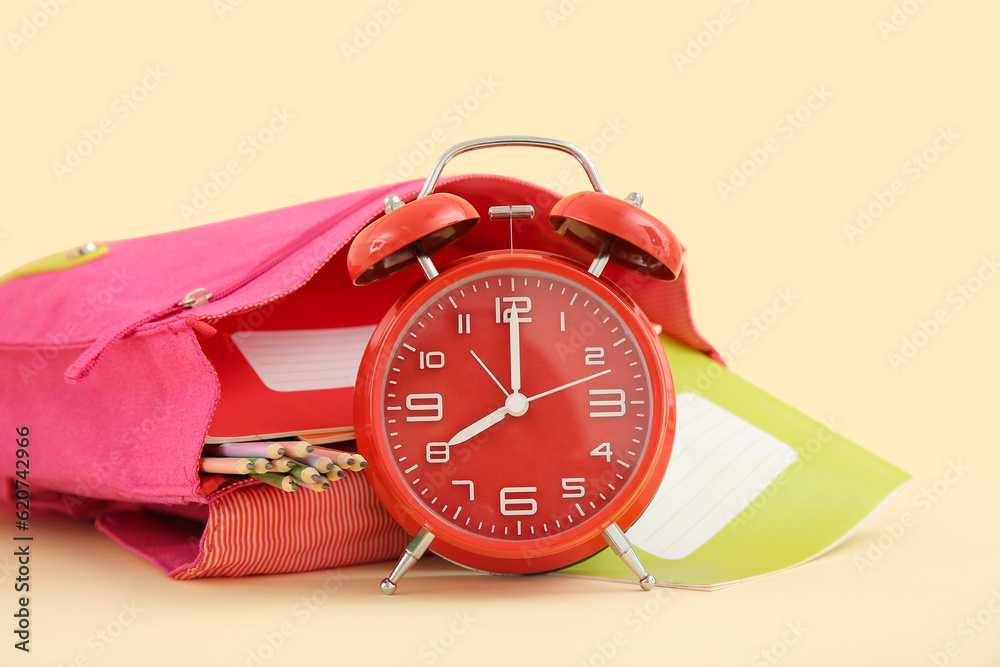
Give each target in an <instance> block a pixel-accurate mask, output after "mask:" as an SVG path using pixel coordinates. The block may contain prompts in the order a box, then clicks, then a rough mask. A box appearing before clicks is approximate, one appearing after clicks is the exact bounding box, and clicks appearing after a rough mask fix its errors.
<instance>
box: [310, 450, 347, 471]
mask: <svg viewBox="0 0 1000 667" xmlns="http://www.w3.org/2000/svg"><path fill="white" fill-rule="evenodd" d="M313 454H318V455H320V456H325V457H327V458H328V459H332V460H333V461H334V462H335V463H336V464H337V465H338V466H340V467H341V468H350V467H351V466H352V465H354V464H355V463H356V462H357V461H356V460H355V458H354V456H355V455H354V454H351V453H350V452H345V451H343V450H340V449H330V448H329V447H314V448H313Z"/></svg>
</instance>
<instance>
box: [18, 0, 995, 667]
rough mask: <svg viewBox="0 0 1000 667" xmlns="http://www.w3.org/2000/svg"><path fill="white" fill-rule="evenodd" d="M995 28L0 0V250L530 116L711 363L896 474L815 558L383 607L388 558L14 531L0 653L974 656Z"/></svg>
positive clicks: (884, 3)
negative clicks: (370, 562) (20, 583)
mask: <svg viewBox="0 0 1000 667" xmlns="http://www.w3.org/2000/svg"><path fill="white" fill-rule="evenodd" d="M998 20H1000V6H998V5H997V4H996V3H993V2H987V1H986V0H978V1H976V0H972V1H966V2H950V3H949V2H943V1H942V0H931V1H927V0H895V1H894V0H876V1H874V2H859V1H856V0H855V1H850V2H839V3H810V2H795V1H794V0H769V1H767V2H758V1H757V0H731V1H730V0H715V1H712V2H707V1H706V2H699V3H637V2H606V1H602V0H589V1H584V0H550V1H549V2H538V3H532V2H526V1H512V2H505V3H493V4H491V5H487V4H486V3H475V2H459V1H457V0H448V1H441V2H430V1H429V0H425V1H409V0H364V1H362V2H355V3H306V2H283V3H267V2H263V1H261V0H246V1H241V0H197V1H191V2H184V3H156V4H155V6H154V4H151V3H128V2H111V1H109V0H90V1H89V2H66V1H65V0H8V1H7V2H5V3H4V6H3V10H2V11H0V28H3V31H4V33H5V38H4V45H3V47H2V50H3V54H2V55H0V67H2V70H3V90H4V105H3V107H4V115H5V118H4V120H5V123H4V130H5V131H4V139H3V160H2V166H0V169H2V179H0V180H2V183H3V189H2V192H3V197H2V200H0V206H2V210H0V272H4V271H6V270H8V269H11V268H13V267H16V266H19V265H21V264H23V263H25V262H27V261H29V260H31V259H33V258H35V257H38V256H41V255H45V254H48V253H52V252H55V251H57V250H61V249H64V248H68V247H70V246H74V245H79V244H81V243H84V242H87V241H90V240H102V239H115V238H121V237H127V236H136V235H143V234H151V233H155V232H160V231H165V230H172V229H178V228H181V227H185V226H191V225H196V224H202V223H206V222H210V221H214V220H222V219H227V218H231V217H235V216H238V215H242V214H247V213H252V212H257V211H262V210H267V209H271V208H277V207H281V206H286V205H291V204H294V203H298V202H303V201H308V200H312V199H317V198H321V197H326V196H330V195H333V194H337V193H342V192H348V191H351V190H355V189H360V188H364V187H369V186H374V185H379V184H381V183H384V182H386V181H388V180H393V179H395V178H402V177H416V176H422V175H424V174H425V173H426V170H427V168H428V165H429V163H430V162H432V161H433V159H434V158H435V157H436V156H437V155H438V154H440V153H441V152H442V151H443V150H444V149H445V148H446V147H448V146H450V145H452V144H454V143H457V142H459V141H462V140H465V139H469V138H475V137H480V136H487V135H495V134H514V133H525V134H536V135H542V136H552V137H557V138H561V139H565V140H568V141H571V142H574V143H576V144H578V145H580V146H582V147H583V148H584V149H585V150H588V151H589V152H590V153H591V155H592V157H593V158H594V160H595V161H596V163H597V165H598V167H599V168H600V170H601V173H602V175H603V177H604V179H605V181H606V183H607V184H608V186H609V188H610V190H611V191H612V193H613V194H616V195H618V196H624V195H625V194H626V193H628V192H629V191H630V190H638V191H639V192H642V193H643V194H644V195H645V196H646V208H647V210H649V211H651V212H653V213H654V214H656V215H658V216H659V217H661V218H662V219H663V220H665V221H666V222H667V223H668V224H669V225H670V226H671V227H672V228H673V229H674V230H675V232H676V233H677V235H678V236H679V237H680V238H681V239H682V240H683V242H684V243H685V244H686V245H687V247H688V248H689V251H690V252H689V255H688V261H689V268H690V271H691V280H692V283H691V284H692V290H693V303H694V309H695V316H696V318H697V321H698V323H699V326H700V328H701V330H702V331H703V332H704V333H705V334H706V335H707V336H708V338H709V339H710V340H712V341H713V342H714V343H715V344H716V345H717V346H719V347H720V348H728V347H729V346H730V345H733V344H735V343H742V352H741V354H739V355H738V356H735V357H734V358H732V360H731V362H732V367H733V368H734V369H735V370H736V371H737V372H739V373H740V374H742V375H744V376H745V377H747V378H749V379H750V380H752V381H753V382H755V383H757V384H759V385H760V386H762V387H763V388H765V389H767V390H768V391H770V392H772V393H774V394H776V395H777V396H779V397H781V398H783V399H785V400H787V401H788V402H790V403H792V404H793V405H795V406H797V407H799V408H801V409H802V410H804V411H806V412H807V413H809V414H811V415H813V416H815V417H818V418H824V419H827V420H831V421H832V422H834V423H835V424H836V425H837V426H838V427H839V429H840V430H841V431H842V432H844V433H845V434H846V435H848V436H849V437H851V438H852V439H854V440H856V441H857V442H859V443H860V444H862V445H863V446H865V447H868V448H869V449H871V450H872V451H874V452H877V453H878V454H880V455H881V456H883V457H885V458H887V459H888V460H890V461H892V462H894V463H896V464H897V465H900V466H901V467H903V468H905V469H906V470H908V471H910V472H911V473H913V474H914V475H915V477H916V480H915V483H914V486H913V488H912V489H911V490H910V491H909V492H908V493H907V495H905V496H904V497H903V498H902V499H900V500H899V501H897V503H896V504H895V505H893V506H892V507H890V508H889V509H888V510H887V511H886V512H885V513H884V514H882V515H881V516H879V517H878V518H877V519H876V520H875V521H873V522H872V523H871V524H870V525H869V526H868V527H867V528H865V529H864V530H863V531H862V532H861V533H860V534H859V535H857V536H856V537H854V538H853V539H851V540H849V541H848V542H847V543H845V544H844V545H842V546H841V547H839V548H838V549H836V550H835V551H834V552H833V553H831V554H829V555H827V556H825V557H823V558H821V559H820V560H818V561H816V562H814V563H810V564H808V565H805V566H803V567H800V568H798V569H796V570H793V571H790V572H787V573H782V574H780V575H777V576H773V577H770V578H766V579H763V580H759V581H756V582H752V583H749V584H745V585H742V586H739V587H736V588H733V589H730V590H727V591H723V592H718V593H713V594H704V593H677V594H675V595H670V594H668V593H666V592H662V591H661V592H658V593H656V594H654V596H652V597H650V596H643V595H642V594H640V593H638V592H636V591H634V590H633V589H631V588H628V587H622V586H615V585H607V584H596V583H588V582H580V581H573V580H566V579H557V578H528V579H516V580H510V579H498V578H491V577H484V576H476V575H471V576H467V573H465V572H463V571H460V570H458V569H456V568H452V567H450V566H448V565H446V564H443V563H441V562H440V561H437V562H433V561H429V562H427V563H424V564H422V565H421V566H420V567H419V568H417V570H415V571H414V573H413V575H412V576H413V577H428V578H429V579H427V580H426V581H427V582H428V583H429V585H428V586H426V587H425V590H424V592H423V593H422V594H420V595H401V596H398V597H397V598H396V599H383V597H382V596H380V595H378V594H377V591H376V588H375V584H376V581H377V580H378V579H379V578H380V577H381V576H383V575H384V573H385V571H386V566H385V565H377V566H365V567H360V568H352V569H345V570H342V571H340V572H339V573H337V574H336V577H334V578H330V575H329V574H328V573H310V574H303V575H295V576H284V577H265V578H252V579H246V580H239V581H203V582H191V583H176V582H173V581H170V580H167V579H166V578H165V577H163V576H162V575H161V574H159V572H157V571H155V570H154V569H153V568H152V567H151V566H150V565H148V564H147V563H146V562H145V561H143V560H141V559H139V558H138V557H136V556H134V555H132V554H130V553H128V552H126V551H125V550H123V549H121V548H119V547H117V546H116V545H114V544H113V543H111V542H110V540H109V539H107V538H106V537H104V536H102V535H100V534H98V533H96V531H94V530H93V528H92V527H91V526H89V525H86V524H78V523H73V522H61V521H51V522H45V523H39V524H38V527H37V531H36V535H37V541H36V542H35V547H34V548H35V550H36V551H35V560H34V562H33V567H34V569H33V577H34V579H33V585H34V588H33V590H32V603H31V604H32V606H31V613H32V618H33V630H34V634H33V641H32V647H33V652H32V653H31V654H30V656H25V655H23V654H21V653H20V652H18V651H15V650H14V649H13V648H12V644H13V637H12V634H11V632H10V630H9V629H6V628H7V627H8V626H9V625H11V623H12V621H11V620H10V618H11V617H10V615H9V614H10V613H12V610H13V609H14V604H15V593H14V591H13V578H14V574H13V573H12V570H11V564H12V563H13V557H12V556H5V557H0V563H4V564H5V567H4V568H3V571H2V572H0V576H2V577H3V581H4V583H3V585H2V587H0V591H2V593H0V598H2V602H0V609H3V610H7V611H4V612H3V617H4V618H7V619H8V620H7V622H6V623H4V624H0V626H2V627H3V628H5V629H4V634H3V636H5V637H6V639H5V640H4V645H3V646H2V647H0V654H2V655H3V656H4V657H3V658H2V662H3V664H38V665H52V664H60V665H68V664H73V663H74V661H76V662H77V663H78V664H108V665H140V664H143V665H145V664H157V665H159V664H162V665H179V664H219V665H255V664H256V665H279V664H280V665H286V664H321V662H320V661H323V663H327V664H404V665H405V664H416V665H431V664H442V665H443V664H448V665H460V664H487V663H497V664H501V663H510V664H522V663H526V662H534V663H538V664H541V663H542V661H543V660H544V661H545V663H544V664H560V665H574V666H575V665H593V666H595V667H597V666H600V665H605V664H668V663H669V664H706V665H709V664H711V665H721V664H750V665H773V664H779V663H780V664H785V665H817V664H830V665H844V664H872V665H915V666H919V665H924V664H932V665H934V664H937V665H943V664H953V665H985V664H993V665H995V664H997V660H1000V567H998V564H1000V500H998V495H997V489H998V484H997V483H996V476H997V474H998V464H1000V455H998V453H997V449H998V445H1000V442H998V437H997V435H996V429H995V426H994V423H993V422H994V420H995V415H996V410H997V402H998V398H1000V395H998V394H1000V392H998V389H997V376H998V372H1000V359H998V352H997V344H996V341H997V324H998V318H997V305H998V302H1000V280H996V279H995V278H996V273H997V271H998V269H1000V267H998V265H997V263H996V262H997V252H998V249H1000V232H998V216H997V213H998V203H997V197H996V179H997V177H998V175H1000V171H998V168H997V154H998V148H1000V142H998V139H1000V136H998V134H1000V131H998V127H1000V124H998V123H997V119H998V118H1000V104H998V102H1000V95H998V92H997V78H998V73H1000V46H998V41H997V36H996V25H997V22H998ZM254 138H256V139H254ZM254 142H256V145H255V143H254ZM230 162H234V163H235V165H236V170H238V171H237V173H235V174H234V175H231V177H230V178H228V180H227V179H225V178H222V177H219V176H218V174H217V172H220V171H221V170H223V169H225V168H226V165H227V163H230ZM480 170H482V171H496V172H501V173H509V174H515V175H518V176H521V177H524V178H528V179H530V180H535V181H538V182H541V183H545V184H549V185H551V186H552V187H556V188H558V189H561V190H562V191H564V192H569V191H571V190H572V189H580V188H583V187H584V186H585V182H584V181H583V180H582V179H581V178H580V173H579V169H578V168H576V166H575V165H574V164H573V163H572V161H571V160H569V159H568V158H565V157H564V156H559V155H556V154H552V155H548V154H545V153H544V152H539V151H535V152H534V153H530V152H524V151H513V150H508V151H493V152H487V153H485V154H476V155H473V156H468V157H465V158H460V161H456V162H455V163H454V166H453V167H452V168H451V169H450V173H458V172H462V171H480ZM213 173H216V179H218V181H219V182H222V183H223V184H224V185H223V187H213V186H212V183H213ZM782 294H786V295H791V297H790V298H791V300H792V306H791V307H790V308H788V309H787V311H786V312H784V313H782V314H780V315H778V316H777V317H774V315H775V313H774V312H770V310H769V309H771V307H772V304H773V303H774V301H775V299H776V298H779V297H780V295H782ZM39 306H40V307H44V303H40V304H39ZM4 428H5V429H6V428H7V426H4ZM5 437H6V436H5ZM956 469H957V470H960V471H962V472H961V474H957V473H955V472H951V473H949V470H952V471H954V470H956ZM907 513H910V514H911V515H912V516H913V517H915V520H914V521H912V522H909V523H910V524H911V525H907V526H903V525H902V524H901V519H902V518H903V517H904V515H906V514H907ZM9 532H10V533H11V534H12V533H13V528H11V529H10V531H9ZM3 551H4V552H7V551H8V549H4V550H3ZM4 558H5V559H6V560H5V561H4V560H3V559H4ZM865 563H868V564H869V565H865ZM285 618H291V619H292V623H293V625H290V626H287V627H286V628H285V629H288V630H290V631H291V632H288V633H285V634H281V625H280V624H281V622H282V620H283V619H285ZM275 633H278V634H275ZM275 646H277V647H276V648H275ZM182 655H188V656H195V655H197V656H200V657H198V658H197V659H195V658H191V659H189V660H188V661H187V662H186V663H185V662H184V661H183V660H182V659H181V656H182ZM208 656H211V658H210V659H209V657H208Z"/></svg>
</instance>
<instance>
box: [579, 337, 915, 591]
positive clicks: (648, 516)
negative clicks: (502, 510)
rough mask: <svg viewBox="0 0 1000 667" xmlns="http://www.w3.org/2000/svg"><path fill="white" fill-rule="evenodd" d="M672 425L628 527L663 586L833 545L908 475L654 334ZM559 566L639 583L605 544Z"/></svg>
mask: <svg viewBox="0 0 1000 667" xmlns="http://www.w3.org/2000/svg"><path fill="white" fill-rule="evenodd" d="M661 341H662V343H663V348H664V350H665V351H666V354H667V359H668V360H669V362H670V369H671V372H672V374H673V378H674V388H675V391H676V393H677V431H676V435H675V440H674V449H673V454H672V456H671V460H670V465H669V466H668V468H667V473H666V476H665V477H664V479H663V483H662V484H661V485H660V489H659V490H658V491H657V493H656V496H655V497H654V498H653V500H652V502H651V503H650V505H649V507H648V508H647V509H646V511H645V512H644V513H643V515H642V516H641V517H640V518H639V520H638V521H636V522H635V524H634V525H633V526H632V527H631V528H630V529H629V530H628V532H627V533H626V534H627V535H628V537H629V539H630V540H631V541H632V544H633V546H634V547H635V549H636V552H637V553H638V555H639V557H640V559H641V560H642V562H643V564H644V565H645V566H646V569H647V570H648V571H649V572H650V573H651V574H653V575H654V576H655V577H656V579H657V581H658V582H659V584H660V585H665V586H673V587H679V588H692V589H699V590H715V589H718V588H723V587H725V586H730V585H732V584H736V583H739V582H741V581H745V580H747V579H750V578H753V577H759V576H762V575H765V574H768V573H771V572H776V571H778V570H783V569H785V568H788V567H792V566H794V565H798V564H800V563H803V562H805V561H807V560H810V559H812V558H815V557H817V556H819V555H820V554H822V553H824V552H825V551H827V550H829V549H832V548H833V547H835V546H837V545H838V544H839V543H840V542H842V541H844V540H845V539H847V538H848V537H849V536H850V535H852V534H853V533H854V532H855V531H857V530H858V528H860V527H861V526H862V525H864V523H865V522H866V521H868V520H869V519H871V518H872V517H873V516H875V515H876V514H878V513H879V512H880V511H882V509H884V508H885V507H887V506H888V505H889V504H890V503H891V502H892V501H893V500H895V499H896V498H897V497H898V496H899V495H900V494H901V493H902V492H903V490H904V489H905V488H906V487H907V486H908V485H909V483H910V480H911V479H912V478H911V476H910V475H908V474H907V473H906V472H904V471H902V470H900V469H899V468H897V467H896V466H894V465H892V464H890V463H888V462H887V461H885V460H883V459H881V458H879V457H878V456H875V455H874V454H872V453H871V452H868V451H867V450H865V449H863V448H862V447H860V446H858V445H856V444H855V443H853V442H851V441H850V440H848V439H846V438H844V437H843V436H841V435H839V434H837V433H834V432H833V431H831V430H830V429H829V428H827V427H826V426H824V425H823V424H821V423H820V422H818V421H816V420H814V419H812V418H810V417H807V416H806V415H804V414H802V413H801V412H799V411H797V410H795V409H794V408H792V407H790V406H789V405H787V404H785V403H783V402H781V401H779V400H778V399H776V398H774V397H773V396H771V395H770V394H767V393H766V392H764V391H762V390H761V389H759V388H757V387H755V386H754V385H752V384H751V383H749V382H747V381H746V380H744V379H742V378H740V377H739V376H737V375H736V374H735V373H733V372H731V371H729V370H728V369H726V368H725V367H723V366H722V365H720V364H718V363H716V362H715V361H713V360H711V359H709V358H708V357H706V356H705V355H703V354H701V353H699V352H696V351H694V350H691V349H690V348H688V347H685V346H683V345H681V344H680V343H677V342H675V341H673V340H670V339H667V338H665V337H661ZM560 573H561V574H566V575H572V576H584V577H590V578H598V579H606V580H613V581H634V577H633V576H632V574H631V572H630V571H629V570H628V569H627V568H626V567H625V565H623V564H622V562H621V561H620V560H619V559H618V558H617V557H616V556H614V555H613V554H612V553H611V552H610V550H608V549H605V550H603V551H601V552H600V553H598V554H597V555H595V556H593V557H591V558H589V559H587V560H585V561H582V562H580V563H577V564H576V565H573V566H571V567H568V568H565V569H563V570H561V571H560Z"/></svg>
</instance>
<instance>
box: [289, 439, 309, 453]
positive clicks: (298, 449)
mask: <svg viewBox="0 0 1000 667" xmlns="http://www.w3.org/2000/svg"><path fill="white" fill-rule="evenodd" d="M284 445H285V451H286V452H288V455H289V456H306V455H307V454H309V453H310V452H312V450H313V446H312V445H310V444H309V443H308V442H306V441H305V440H289V441H288V442H286V443H284Z"/></svg>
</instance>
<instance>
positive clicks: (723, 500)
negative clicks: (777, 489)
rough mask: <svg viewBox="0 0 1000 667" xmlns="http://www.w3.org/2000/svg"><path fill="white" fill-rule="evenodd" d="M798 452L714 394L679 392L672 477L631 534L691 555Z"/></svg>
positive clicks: (669, 554) (645, 543)
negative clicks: (710, 396)
mask: <svg viewBox="0 0 1000 667" xmlns="http://www.w3.org/2000/svg"><path fill="white" fill-rule="evenodd" d="M798 457H799V455H798V453H797V452H796V451H795V450H794V449H792V448H791V447H789V446H788V445H786V444H785V443H783V442H781V441H780V440H778V439H777V438H775V437H774V436H772V435H769V434H767V433H765V432H764V431H762V430H760V429H759V428H757V427H756V426H754V425H753V424H750V423H749V422H747V421H745V420H744V419H742V418H740V417H737V416H736V415H734V414H733V413H731V412H729V411H728V410H725V409H723V408H721V407H719V406H718V405H716V404H715V403H713V402H711V401H710V400H708V399H707V398H704V397H703V396H699V395H698V394H694V393H691V392H683V393H681V394H678V395H677V431H676V434H675V436H674V450H673V454H672V455H671V457H670V464H669V465H668V466H667V474H666V475H665V476H664V478H663V483H662V484H660V488H659V489H658V490H657V492H656V495H655V496H653V501H652V502H651V503H650V504H649V507H647V508H646V511H645V513H643V515H642V516H641V517H639V520H638V521H636V522H635V523H634V524H632V527H631V528H629V530H628V537H629V539H630V540H631V541H632V544H634V545H635V546H636V547H638V548H640V549H642V550H643V551H645V552H647V553H650V554H652V555H654V556H658V557H659V558H665V559H668V560H680V559H681V558H686V557H687V556H688V555H690V554H691V553H693V552H694V551H695V550H696V549H698V548H699V547H700V546H701V545H703V544H705V542H707V541H708V540H710V539H711V538H712V537H713V536H715V534H716V533H718V532H719V531H720V530H722V529H723V528H725V527H726V525H728V524H729V522H730V521H731V520H732V519H734V518H735V517H736V516H737V515H738V514H739V513H740V512H742V511H743V510H744V508H746V506H747V505H749V504H750V503H751V502H753V500H754V498H756V497H757V496H758V495H760V493H761V492H762V491H763V490H764V489H765V488H767V486H768V485H769V484H770V483H771V482H772V481H774V479H775V478H776V477H777V476H778V475H779V474H781V472H782V471H783V470H785V468H787V467H788V466H789V465H791V464H792V463H793V462H794V461H795V460H796V459H797V458H798Z"/></svg>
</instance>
